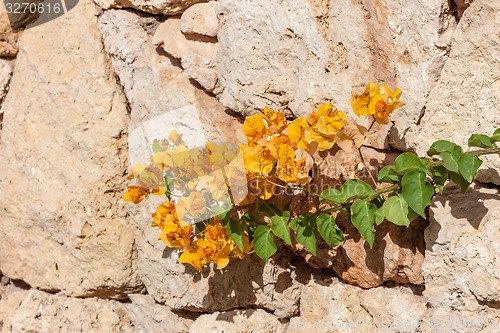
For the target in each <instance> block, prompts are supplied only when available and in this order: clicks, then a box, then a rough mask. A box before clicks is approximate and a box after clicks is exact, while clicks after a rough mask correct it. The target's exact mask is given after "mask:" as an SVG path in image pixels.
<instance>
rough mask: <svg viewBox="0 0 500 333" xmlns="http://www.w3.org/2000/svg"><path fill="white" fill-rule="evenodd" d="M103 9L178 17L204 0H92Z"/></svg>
mask: <svg viewBox="0 0 500 333" xmlns="http://www.w3.org/2000/svg"><path fill="white" fill-rule="evenodd" d="M94 1H95V3H96V4H97V5H99V6H100V7H101V8H104V9H110V8H132V9H137V10H140V11H143V12H146V13H149V14H164V15H178V14H181V13H182V12H183V11H184V10H186V8H189V6H192V5H193V4H195V3H199V2H205V1H206V0H94Z"/></svg>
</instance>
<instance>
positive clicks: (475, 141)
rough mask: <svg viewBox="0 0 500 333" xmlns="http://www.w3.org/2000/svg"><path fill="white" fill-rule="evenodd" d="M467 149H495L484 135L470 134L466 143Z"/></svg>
mask: <svg viewBox="0 0 500 333" xmlns="http://www.w3.org/2000/svg"><path fill="white" fill-rule="evenodd" d="M468 144H469V147H479V148H495V147H496V145H495V144H494V143H493V142H491V139H490V137H489V136H487V135H484V134H472V135H471V137H470V138H469V141H468Z"/></svg>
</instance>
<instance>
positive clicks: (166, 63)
mask: <svg viewBox="0 0 500 333" xmlns="http://www.w3.org/2000/svg"><path fill="white" fill-rule="evenodd" d="M169 21H171V20H170V19H169V20H167V22H169ZM160 24H161V22H159V21H158V20H156V19H155V18H145V17H142V16H140V15H137V14H135V13H131V12H127V11H121V10H109V11H106V12H105V13H104V14H103V15H102V16H101V18H100V19H99V27H100V30H101V32H102V34H103V40H104V45H105V48H106V51H107V52H108V53H109V54H110V55H111V60H112V63H113V66H114V67H115V70H116V72H117V74H118V77H119V78H120V83H121V84H122V86H123V90H124V92H125V95H126V97H127V99H128V101H129V104H130V109H131V110H130V124H129V164H130V165H134V164H137V163H145V162H147V158H148V156H149V155H150V153H151V150H150V149H151V148H150V146H151V143H152V142H153V140H154V139H160V138H165V137H166V136H168V133H169V132H170V131H171V130H174V129H175V130H177V131H178V132H179V133H181V134H183V136H184V139H185V140H186V142H187V143H188V144H189V145H190V146H191V147H193V146H199V145H203V144H205V142H206V141H209V140H219V141H220V140H222V141H228V142H233V143H237V142H243V140H244V136H243V133H242V131H241V124H240V123H239V122H238V121H237V120H236V119H235V118H234V117H231V116H229V115H228V114H226V113H225V112H224V110H225V109H224V107H223V106H222V105H221V104H220V103H218V101H217V100H216V99H215V98H212V97H210V96H208V95H206V94H205V93H203V92H202V91H200V89H197V88H196V87H195V86H193V84H192V83H191V82H190V78H189V76H188V75H186V73H184V72H183V70H182V69H181V68H179V67H178V66H177V63H176V61H175V59H172V58H169V57H166V56H165V54H164V53H163V52H162V51H161V49H158V48H156V47H155V46H154V44H153V42H152V36H151V35H152V34H153V33H154V31H156V29H157V28H158V26H159V25H160ZM124 41H125V42H124Z"/></svg>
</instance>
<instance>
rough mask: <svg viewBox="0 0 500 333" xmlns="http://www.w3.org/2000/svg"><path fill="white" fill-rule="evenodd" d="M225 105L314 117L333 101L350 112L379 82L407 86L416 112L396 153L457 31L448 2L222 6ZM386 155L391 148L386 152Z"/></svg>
mask: <svg viewBox="0 0 500 333" xmlns="http://www.w3.org/2000/svg"><path fill="white" fill-rule="evenodd" d="M218 4H219V6H218V12H219V20H220V27H221V28H220V31H219V34H218V39H219V51H218V55H217V67H218V70H219V79H220V81H221V86H222V91H221V93H220V94H218V98H219V99H220V101H221V102H222V103H223V104H224V105H225V106H227V107H229V108H231V109H233V110H236V111H238V112H240V113H242V114H253V113H255V112H257V111H258V110H261V109H262V108H263V107H264V106H266V105H268V106H270V107H274V108H276V109H279V110H284V111H285V112H287V113H288V114H290V115H291V114H294V115H305V114H308V113H309V112H310V111H311V109H312V108H313V107H314V106H317V105H318V104H320V103H322V102H325V101H332V102H333V104H334V105H336V106H337V107H339V108H340V109H342V110H345V111H346V112H351V113H352V111H349V110H350V96H351V93H352V92H353V89H354V90H356V91H358V90H360V89H361V88H362V86H364V84H365V83H366V82H368V81H370V80H380V81H386V82H387V83H388V84H389V85H390V86H394V85H397V86H399V87H401V88H402V89H403V90H404V91H405V93H404V95H403V99H404V100H405V102H406V103H407V105H406V107H405V108H404V109H400V110H398V111H397V112H396V113H395V115H394V117H393V120H394V121H395V123H396V128H397V130H393V131H392V137H393V141H394V142H393V144H394V145H397V146H398V147H403V146H404V145H403V144H401V140H402V137H403V135H404V132H405V131H406V130H407V129H408V128H409V127H411V126H415V123H416V122H417V120H418V118H419V115H420V113H421V110H422V108H423V107H424V105H425V97H426V96H427V94H428V92H429V91H430V89H431V88H432V86H433V84H434V82H435V81H436V79H437V78H438V76H439V74H440V72H441V68H442V67H443V64H444V61H445V60H446V55H447V50H448V47H449V42H450V38H451V33H452V32H453V29H454V27H455V25H456V24H455V17H454V15H453V13H452V11H451V10H450V7H449V5H448V1H447V0H433V1H427V2H426V3H425V4H423V3H418V4H417V3H408V2H407V1H396V2H395V1H358V2H352V1H342V0H330V1H313V0H310V1H294V0H285V1H280V2H275V1H267V0H257V1H251V2H250V1H232V0H220V1H218ZM378 148H383V147H378Z"/></svg>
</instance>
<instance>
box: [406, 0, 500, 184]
mask: <svg viewBox="0 0 500 333" xmlns="http://www.w3.org/2000/svg"><path fill="white" fill-rule="evenodd" d="M492 22H496V23H495V24H493V23H492ZM498 22H500V3H499V2H498V1H475V2H474V3H473V4H472V5H471V6H470V7H469V8H468V9H467V10H466V11H465V13H464V15H463V17H462V20H461V21H460V24H459V25H458V28H457V31H456V33H455V34H454V37H453V42H452V46H451V52H450V58H449V59H448V60H447V62H446V65H445V67H444V68H443V71H442V74H441V77H440V79H439V81H438V83H437V84H436V85H435V86H434V88H433V89H432V91H431V93H430V95H429V97H428V102H427V104H426V110H425V114H424V115H423V117H422V119H421V121H420V126H418V127H413V128H411V129H410V130H409V131H408V133H407V135H406V142H407V143H406V144H407V145H408V146H409V147H411V148H412V149H414V150H416V152H417V153H418V154H420V155H424V154H425V152H426V151H427V149H428V148H429V146H430V145H431V144H432V143H433V142H434V141H436V140H439V139H446V140H450V141H453V142H455V143H457V144H459V145H462V146H463V147H467V139H468V138H469V136H470V135H471V134H474V133H484V134H487V135H491V134H493V132H494V130H495V129H497V128H500V110H499V107H498V106H499V105H500V66H499V63H498V59H499V58H500V43H499V42H498V41H499V37H498V36H499V35H500V24H498ZM484 160H485V161H486V163H484V165H483V166H482V167H481V169H480V171H479V173H478V178H477V179H478V180H479V181H481V182H493V183H495V184H497V185H499V184H500V175H499V170H500V159H499V158H498V156H486V157H484Z"/></svg>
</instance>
